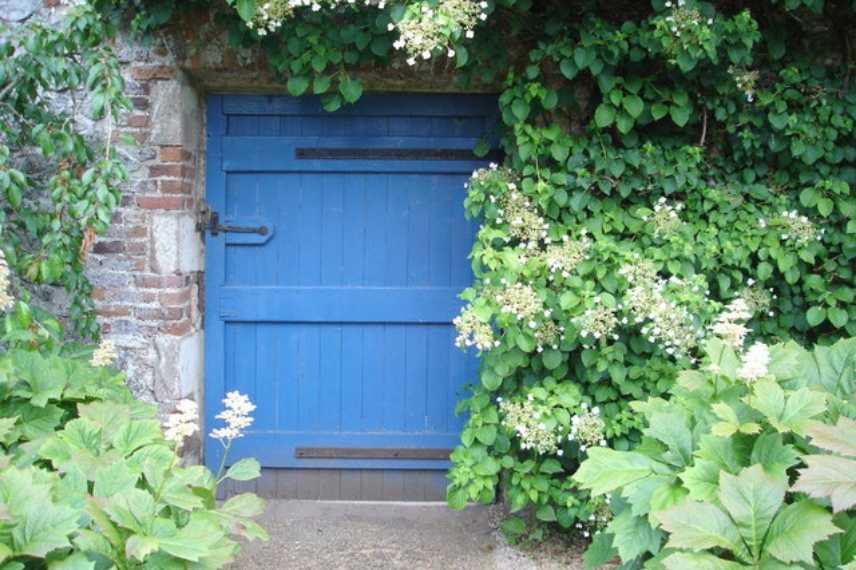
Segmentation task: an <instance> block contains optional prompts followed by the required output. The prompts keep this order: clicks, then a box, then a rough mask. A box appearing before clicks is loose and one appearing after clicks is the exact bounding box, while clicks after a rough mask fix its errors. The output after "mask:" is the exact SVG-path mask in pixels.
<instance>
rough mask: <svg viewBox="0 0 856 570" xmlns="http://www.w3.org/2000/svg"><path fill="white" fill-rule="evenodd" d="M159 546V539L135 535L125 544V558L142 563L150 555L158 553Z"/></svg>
mask: <svg viewBox="0 0 856 570" xmlns="http://www.w3.org/2000/svg"><path fill="white" fill-rule="evenodd" d="M159 546H160V545H159V543H158V539H157V538H154V537H152V536H145V535H142V534H134V535H131V537H130V538H128V541H127V542H126V543H125V556H127V557H128V558H133V559H135V560H138V561H140V562H142V561H143V560H145V559H146V557H147V556H148V555H149V554H151V553H153V552H157V550H158V548H159Z"/></svg>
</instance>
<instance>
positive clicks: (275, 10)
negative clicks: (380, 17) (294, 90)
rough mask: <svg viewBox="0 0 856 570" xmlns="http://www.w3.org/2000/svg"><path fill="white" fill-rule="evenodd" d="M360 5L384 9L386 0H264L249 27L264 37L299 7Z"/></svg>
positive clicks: (319, 8)
mask: <svg viewBox="0 0 856 570" xmlns="http://www.w3.org/2000/svg"><path fill="white" fill-rule="evenodd" d="M360 5H362V6H365V7H370V6H376V7H378V8H380V9H383V8H384V7H385V6H386V0H263V1H262V2H261V3H260V4H259V5H258V7H257V8H256V14H255V16H254V17H253V19H252V20H250V21H249V22H247V27H248V28H250V29H251V30H254V31H255V32H256V34H258V35H259V36H261V37H264V36H266V35H268V34H272V33H274V32H276V31H278V30H279V29H280V28H281V27H282V25H283V24H284V23H285V21H286V20H287V19H289V18H292V17H294V13H295V11H296V10H297V9H298V8H308V9H310V10H312V11H313V12H319V11H320V10H322V9H328V10H336V9H338V8H343V7H359V6H360Z"/></svg>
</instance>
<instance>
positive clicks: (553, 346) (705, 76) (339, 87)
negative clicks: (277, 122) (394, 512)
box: [100, 0, 856, 567]
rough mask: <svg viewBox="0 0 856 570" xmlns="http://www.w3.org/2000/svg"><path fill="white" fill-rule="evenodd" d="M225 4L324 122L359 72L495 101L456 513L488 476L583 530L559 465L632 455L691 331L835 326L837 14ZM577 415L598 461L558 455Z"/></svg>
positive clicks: (471, 198) (849, 315)
mask: <svg viewBox="0 0 856 570" xmlns="http://www.w3.org/2000/svg"><path fill="white" fill-rule="evenodd" d="M200 3H201V4H207V5H211V6H213V4H212V3H208V2H204V1H203V2H198V3H197V5H198V4H200ZM100 4H101V5H104V4H111V3H110V2H100ZM114 4H115V3H114ZM154 4H156V5H157V7H158V8H159V11H158V12H157V13H158V14H159V15H163V14H164V13H165V12H168V11H169V10H172V9H177V8H178V7H179V5H178V4H176V3H175V2H171V1H170V0H160V1H158V2H154ZM231 4H232V6H233V7H234V8H235V9H234V10H231V11H229V12H228V13H226V14H224V17H223V18H221V21H223V22H225V25H226V26H227V27H228V28H229V31H230V37H231V38H232V39H233V41H234V42H235V44H236V45H240V46H244V47H248V46H259V47H260V48H261V49H263V50H264V52H265V54H266V56H267V60H268V62H269V63H270V65H271V69H272V71H273V72H274V74H276V75H277V76H280V77H282V78H283V79H284V80H285V81H286V88H287V90H288V91H289V93H291V94H293V95H309V94H313V95H317V96H320V97H321V101H322V104H323V105H324V106H325V108H326V109H328V110H331V111H332V110H336V109H338V108H340V107H341V106H342V105H343V104H346V103H349V102H353V101H355V100H356V99H358V98H359V97H360V95H361V94H362V93H363V84H362V82H361V80H360V79H359V77H358V75H357V73H356V71H355V70H356V69H357V68H359V69H370V70H372V71H378V70H380V71H385V70H389V69H394V70H395V71H396V73H401V72H402V70H408V69H410V68H411V67H416V68H417V72H416V75H418V76H419V77H423V76H424V74H423V71H427V67H428V66H429V65H430V66H432V69H434V70H436V69H438V68H439V67H441V66H443V67H444V68H445V69H446V71H447V73H449V74H451V75H454V77H455V79H456V80H457V81H458V82H459V84H460V85H461V86H462V87H463V88H465V89H467V88H474V87H478V88H479V89H481V90H484V89H485V88H491V87H493V88H495V89H496V90H497V91H499V95H498V107H499V117H500V121H501V122H500V124H499V125H498V126H497V128H496V129H493V130H491V132H490V133H488V134H487V135H486V140H485V141H484V142H483V144H480V145H478V147H477V149H476V150H478V151H482V150H485V149H486V148H489V146H490V144H489V140H493V137H496V138H497V139H498V140H499V146H501V147H502V149H503V150H504V151H505V156H506V159H505V160H504V162H503V164H501V165H496V166H495V167H493V168H491V167H486V168H484V169H481V170H479V171H477V172H476V173H474V175H473V177H472V179H471V180H470V181H469V185H468V196H467V199H466V203H465V208H466V210H467V213H468V215H470V216H471V217H473V218H477V219H479V220H480V221H481V227H480V229H479V231H478V234H477V236H476V240H475V243H474V246H473V250H472V263H473V268H474V273H475V275H476V280H475V283H474V284H473V287H471V288H468V289H467V290H466V291H465V292H464V293H463V295H462V297H463V299H464V301H465V302H466V306H465V308H464V310H463V312H462V313H461V314H460V315H459V317H458V320H457V322H456V325H457V326H458V333H459V335H458V339H457V342H458V344H459V345H460V346H462V347H464V348H469V349H470V350H476V351H478V352H480V354H481V362H482V365H481V371H480V375H479V378H478V379H475V378H474V379H473V380H474V386H473V392H472V395H471V397H470V398H468V399H466V400H463V401H462V402H461V405H460V409H461V411H462V412H467V413H468V420H467V425H466V428H465V429H464V430H463V433H462V438H461V440H462V445H461V446H460V447H459V448H458V449H457V450H456V451H455V453H454V454H453V455H452V460H453V462H454V464H455V467H454V468H453V469H452V471H451V473H450V487H449V501H450V504H451V505H452V506H455V507H462V506H464V505H465V504H466V503H467V501H471V500H479V501H491V500H493V499H494V498H495V488H496V486H497V485H498V484H499V483H500V481H502V483H503V486H504V488H505V494H504V496H506V497H508V498H509V502H510V505H511V507H512V509H513V510H515V511H524V509H526V508H527V507H533V508H532V511H533V513H534V516H535V518H536V519H537V520H540V521H545V522H558V523H559V524H560V525H562V526H564V527H567V528H569V529H573V528H575V525H576V524H577V523H578V522H579V523H580V524H581V525H583V521H587V520H588V519H589V517H590V516H591V515H592V513H593V512H594V510H596V509H595V506H596V503H595V502H591V500H590V490H588V489H581V488H580V487H579V485H578V483H576V482H574V481H571V480H569V478H568V475H569V474H570V473H573V472H574V471H575V470H576V469H577V467H578V464H579V462H580V461H581V460H583V459H584V458H586V457H589V454H591V453H592V452H595V451H597V450H601V449H604V450H605V449H607V448H614V449H619V450H627V449H630V448H632V447H634V446H637V445H639V444H640V443H641V441H642V430H643V429H647V428H646V427H645V425H644V417H643V415H640V413H638V411H637V410H634V409H632V408H631V407H630V402H631V401H633V400H645V399H647V398H648V397H658V396H661V395H664V394H666V393H667V391H668V390H669V388H670V387H671V386H673V385H674V382H675V378H676V377H677V375H678V371H679V370H681V369H684V368H687V367H690V366H693V365H694V364H697V363H698V362H699V359H701V358H702V357H703V355H704V353H705V347H706V346H708V343H709V342H710V341H711V339H712V338H719V337H721V338H724V339H726V341H720V342H722V343H723V345H724V346H730V347H732V348H731V350H737V351H739V352H740V353H741V354H743V353H744V351H745V350H746V349H747V347H751V346H753V345H755V343H757V342H763V343H764V344H765V345H771V344H774V342H775V340H776V339H784V338H794V339H796V340H798V341H800V342H803V343H806V344H813V343H819V344H821V345H826V344H831V343H833V342H834V341H836V340H837V339H839V338H841V337H843V336H847V335H851V336H852V335H856V305H854V304H853V301H854V296H855V295H856V289H854V267H856V239H854V238H856V198H854V195H853V191H852V189H851V187H852V185H853V184H856V168H854V163H856V140H854V117H856V88H854V82H853V81H851V78H850V64H849V62H850V61H851V59H852V57H851V54H850V53H849V50H850V48H849V47H848V46H850V45H851V44H852V42H851V41H850V40H849V39H848V38H849V36H848V35H847V31H848V30H849V29H850V28H852V24H853V23H854V13H853V8H852V6H851V5H850V4H849V3H847V2H844V1H843V0H829V1H827V2H821V1H820V0H786V1H773V0H752V1H749V2H741V3H739V4H734V3H731V2H719V1H714V2H701V1H697V0H652V1H651V2H635V1H617V0H615V1H604V2H587V1H584V0H487V5H486V6H485V5H483V4H482V3H481V2H479V3H478V4H476V3H470V4H467V3H465V2H445V1H443V0H395V1H392V0H390V1H388V2H385V3H380V2H372V3H370V4H369V5H367V4H366V3H365V2H360V1H359V0H355V1H354V2H353V3H350V2H335V3H334V2H321V1H319V2H317V6H316V3H312V2H310V3H308V4H307V3H304V5H303V6H300V7H295V8H294V10H293V11H292V12H290V15H289V16H288V17H285V18H283V19H281V20H277V22H281V24H277V26H275V31H273V32H271V31H270V27H268V28H267V31H266V33H265V34H264V35H263V36H261V37H260V36H259V34H258V33H257V26H256V24H255V23H253V29H250V28H248V26H247V23H250V22H253V21H254V18H256V17H257V15H258V14H259V13H260V9H262V8H261V7H262V6H263V5H264V2H262V1H261V0H235V1H234V2H232V3H231ZM271 6H274V4H273V3H271ZM452 6H455V7H457V8H455V10H454V13H455V14H458V15H459V16H460V17H458V16H455V17H450V15H449V14H451V13H452V12H453V10H452V8H451V7H452ZM316 7H317V9H316ZM470 7H472V10H471V9H470ZM127 9H129V10H131V11H133V10H134V9H133V8H127ZM263 9H264V10H268V13H270V8H263ZM477 12H478V13H477ZM141 14H145V12H139V11H137V12H135V18H136V20H135V21H137V22H141V21H142V22H149V24H151V23H152V22H154V18H153V15H154V14H155V11H154V10H152V11H151V12H150V13H149V16H152V17H151V18H150V19H148V20H147V19H146V17H145V16H141ZM473 15H475V18H476V19H477V21H474V20H472V18H473ZM482 15H484V17H482ZM471 23H472V24H474V25H471ZM141 27H146V26H145V25H142V26H141ZM435 34H436V35H435ZM421 42H429V43H428V44H423V43H421ZM429 45H430V46H431V47H430V50H429V51H430V53H429V54H428V55H429V59H428V60H426V59H424V55H425V54H424V52H425V50H426V49H428V48H427V46H429ZM396 48H398V49H396ZM453 52H454V53H453ZM449 58H451V59H449ZM408 60H410V61H408ZM408 64H413V65H412V66H411V65H408ZM751 356H752V358H751V359H749V360H748V362H747V363H745V364H746V365H745V368H744V372H743V374H744V376H745V380H746V381H747V384H748V383H751V384H752V385H759V384H760V385H764V378H763V377H759V376H758V375H759V374H760V371H761V370H762V368H763V367H762V364H763V361H764V354H763V349H760V348H758V349H756V350H755V351H754V352H752V353H751ZM709 365H711V366H722V363H720V362H718V361H713V362H710V363H709ZM771 366H772V364H771ZM568 387H570V388H573V393H572V391H571V390H570V388H568ZM530 395H531V396H532V397H533V400H531V401H530V400H529V399H528V397H529V396H530ZM551 398H552V400H551V403H550V404H549V405H546V404H545V402H547V400H549V399H551ZM527 402H530V403H527ZM503 404H504V405H503ZM582 404H586V405H587V406H588V409H589V410H592V409H594V408H595V407H596V408H597V409H598V410H599V414H598V418H599V419H600V421H602V423H603V427H602V431H603V435H604V437H603V439H604V440H605V441H606V442H607V447H606V448H604V447H601V446H600V445H599V442H598V445H596V446H593V447H592V446H590V445H587V446H586V449H585V450H584V449H583V446H582V445H580V444H579V442H578V441H574V440H568V438H567V435H568V433H569V432H570V430H571V426H572V424H571V421H572V420H571V418H572V417H576V416H580V415H582V414H584V412H582V410H583V408H582ZM503 408H504V409H505V410H506V412H503ZM548 411H549V413H548ZM719 412H720V413H721V414H723V415H726V416H728V415H729V413H728V412H727V410H725V409H722V408H720V409H719ZM536 414H537V415H538V417H536ZM545 414H546V417H548V418H553V419H554V420H555V421H556V424H555V426H553V425H552V423H551V422H546V421H544V418H545ZM738 419H740V418H738ZM580 421H581V420H577V422H578V423H579V422H580ZM723 422H724V423H727V422H725V420H723ZM542 423H543V424H544V429H543V430H542V428H541V424H542ZM732 423H733V422H732ZM743 423H750V424H751V423H753V422H738V424H737V425H738V427H742V428H743V429H744V430H747V431H751V430H752V429H753V426H743V425H742V424H743ZM729 425H730V424H729ZM520 426H523V427H524V431H525V433H526V434H527V435H526V436H521V430H520V429H519V427H520ZM558 426H562V428H561V430H560V429H559V427H558ZM722 429H725V428H722ZM562 430H564V431H562ZM548 432H549V433H550V435H552V436H555V437H554V439H553V440H551V443H550V444H549V445H547V441H548V438H547V435H546V434H547V433H548ZM531 434H536V435H537V438H535V439H532V438H531ZM560 435H564V437H563V438H562V441H561V442H559V436H560ZM527 438H529V439H527ZM536 440H537V442H542V441H543V443H544V445H540V446H539V445H538V444H537V443H536ZM554 448H555V449H554ZM542 451H543V452H542ZM560 452H561V453H560ZM733 475H734V476H739V474H738V473H734V474H733ZM749 475H750V476H754V473H750V474H749ZM664 493H665V491H664ZM597 504H600V503H597ZM524 512H527V511H524ZM610 524H611V525H618V526H627V525H630V526H632V525H635V524H636V520H635V519H631V518H627V517H624V518H618V517H617V518H616V519H613V522H611V523H610ZM583 526H585V525H583ZM633 528H637V527H633ZM507 530H509V531H510V532H511V531H519V530H520V521H519V520H518V521H517V522H512V523H510V524H509V525H508V527H507ZM580 530H585V532H590V530H589V529H588V528H586V529H580ZM640 532H648V531H647V530H646V529H645V528H641V530H640ZM646 536H647V538H649V539H651V542H653V538H656V536H658V535H657V534H656V533H652V532H648V534H647V535H646ZM688 564H689V563H688ZM685 567H692V565H691V564H689V565H688V566H685Z"/></svg>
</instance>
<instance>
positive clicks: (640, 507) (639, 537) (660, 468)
mask: <svg viewBox="0 0 856 570" xmlns="http://www.w3.org/2000/svg"><path fill="white" fill-rule="evenodd" d="M707 355H708V356H707V359H706V361H705V363H704V364H703V366H702V367H701V368H699V369H696V370H687V371H684V372H682V373H681V374H680V376H679V378H678V382H677V384H676V385H675V387H674V388H673V389H672V390H670V393H669V399H668V400H665V399H662V398H650V399H648V400H647V401H644V402H641V401H640V402H635V403H633V404H632V408H633V409H634V410H635V411H636V412H637V413H639V414H640V415H641V416H642V417H644V420H645V422H644V427H643V429H642V433H643V438H642V441H641V442H640V444H639V445H638V446H637V447H636V449H634V450H633V451H618V450H613V449H605V448H596V449H592V450H590V451H589V454H588V458H587V459H586V460H585V461H584V462H583V463H582V465H581V466H580V468H579V470H578V471H577V472H576V474H575V475H574V480H575V481H576V482H577V483H579V485H580V486H581V487H582V488H584V489H586V490H588V491H590V492H591V493H592V494H593V495H594V496H601V495H607V494H613V505H614V506H615V518H613V519H612V521H611V522H610V523H609V525H608V526H606V528H605V530H604V531H603V536H601V537H599V538H598V539H596V540H595V542H594V545H593V546H592V548H591V551H590V553H589V557H590V561H591V562H593V563H594V562H598V561H600V562H602V561H604V560H606V559H608V558H611V557H612V556H613V555H614V554H615V553H617V554H618V556H620V558H621V560H622V561H623V562H624V563H625V564H628V565H630V566H631V567H632V566H633V563H634V562H636V563H637V565H638V563H639V562H641V561H642V560H646V559H648V562H647V563H646V566H645V567H646V568H661V567H666V568H669V569H670V570H684V569H687V568H711V569H723V570H729V569H735V570H736V569H738V568H770V569H778V568H798V567H808V568H842V567H846V568H853V567H856V562H854V559H856V547H855V546H854V544H856V543H854V540H853V539H854V537H856V516H854V515H856V513H854V512H853V510H852V509H853V506H854V504H856V470H854V467H856V461H854V460H853V457H856V422H854V421H853V420H852V419H850V417H856V404H854V395H856V339H849V340H842V341H839V342H838V343H836V344H834V345H832V346H830V347H818V348H816V349H815V350H814V351H812V352H809V351H806V350H804V349H802V348H800V347H799V346H798V345H796V344H795V343H787V344H779V345H775V346H772V347H770V348H769V349H767V347H766V346H764V345H761V344H756V345H754V346H753V347H752V348H750V350H749V351H748V352H747V353H746V354H745V355H743V356H740V355H738V354H736V353H735V351H734V350H733V349H732V348H731V347H730V346H729V345H727V344H726V343H723V342H722V341H720V340H711V341H710V342H708V344H707ZM816 448H821V449H823V450H826V451H829V452H831V453H825V454H823V453H819V452H818V451H816ZM800 467H802V468H801V469H799V468H800ZM807 495H808V496H807ZM830 505H831V508H830Z"/></svg>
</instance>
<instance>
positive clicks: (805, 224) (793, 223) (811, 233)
mask: <svg viewBox="0 0 856 570" xmlns="http://www.w3.org/2000/svg"><path fill="white" fill-rule="evenodd" d="M775 222H776V223H777V225H778V226H780V227H781V234H780V237H781V238H782V241H791V242H793V243H794V244H795V245H797V246H800V247H802V246H805V245H808V244H810V243H811V242H813V241H815V240H820V239H821V236H822V235H823V230H820V231H818V230H817V228H816V227H815V225H814V223H812V221H811V220H809V219H808V217H807V216H802V215H799V214H798V213H797V211H796V210H791V211H790V212H782V214H781V215H780V216H779V217H778V218H776V219H775Z"/></svg>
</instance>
